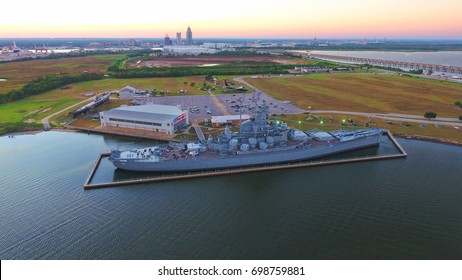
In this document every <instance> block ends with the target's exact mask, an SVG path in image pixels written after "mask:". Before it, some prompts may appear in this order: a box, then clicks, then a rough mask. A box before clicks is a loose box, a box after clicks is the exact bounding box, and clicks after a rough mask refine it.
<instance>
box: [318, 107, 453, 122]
mask: <svg viewBox="0 0 462 280" xmlns="http://www.w3.org/2000/svg"><path fill="white" fill-rule="evenodd" d="M309 112H310V113H312V114H344V115H354V116H364V117H370V118H378V119H385V120H390V121H401V122H413V123H425V124H436V125H462V122H461V121H459V120H458V119H455V118H436V119H434V120H429V119H426V118H424V117H423V116H417V115H406V114H395V113H388V114H383V113H363V112H350V111H333V110H311V111H309Z"/></svg>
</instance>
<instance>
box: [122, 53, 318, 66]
mask: <svg viewBox="0 0 462 280" xmlns="http://www.w3.org/2000/svg"><path fill="white" fill-rule="evenodd" d="M309 63H310V62H309V61H307V60H302V59H299V58H292V57H285V56H277V57H275V56H259V55H256V56H193V57H153V58H152V59H151V60H149V61H141V62H128V63H126V66H128V67H172V66H215V65H239V66H258V65H269V64H309Z"/></svg>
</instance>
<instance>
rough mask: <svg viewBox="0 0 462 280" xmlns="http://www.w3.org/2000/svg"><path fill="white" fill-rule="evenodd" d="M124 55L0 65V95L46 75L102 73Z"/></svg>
mask: <svg viewBox="0 0 462 280" xmlns="http://www.w3.org/2000/svg"><path fill="white" fill-rule="evenodd" d="M122 57H124V55H95V56H85V57H73V58H60V59H44V60H30V61H19V62H9V63H3V64H0V78H2V79H7V81H4V82H1V83H0V94H2V93H6V92H8V91H9V90H12V89H19V88H21V87H22V86H23V85H25V84H26V83H27V82H29V81H31V80H33V79H36V78H38V77H40V76H42V75H46V74H58V73H68V74H81V73H83V72H84V71H88V72H95V73H102V72H105V71H106V69H107V68H108V67H109V66H110V65H111V64H112V63H114V61H116V60H118V59H120V58H122Z"/></svg>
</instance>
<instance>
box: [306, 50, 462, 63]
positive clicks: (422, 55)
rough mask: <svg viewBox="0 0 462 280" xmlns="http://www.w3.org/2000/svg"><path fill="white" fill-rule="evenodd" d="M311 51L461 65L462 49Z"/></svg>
mask: <svg viewBox="0 0 462 280" xmlns="http://www.w3.org/2000/svg"><path fill="white" fill-rule="evenodd" d="M313 53H321V54H330V55H342V56H350V57H360V58H374V59H385V60H396V61H403V62H416V63H417V62H420V63H428V64H439V65H450V66H462V51H446V52H380V51H313Z"/></svg>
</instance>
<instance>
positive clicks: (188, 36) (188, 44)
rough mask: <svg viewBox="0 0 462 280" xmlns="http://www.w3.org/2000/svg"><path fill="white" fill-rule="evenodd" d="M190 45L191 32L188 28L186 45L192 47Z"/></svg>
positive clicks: (191, 41) (191, 42)
mask: <svg viewBox="0 0 462 280" xmlns="http://www.w3.org/2000/svg"><path fill="white" fill-rule="evenodd" d="M192 44H193V38H192V31H191V27H189V26H188V30H186V45H187V46H192Z"/></svg>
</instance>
